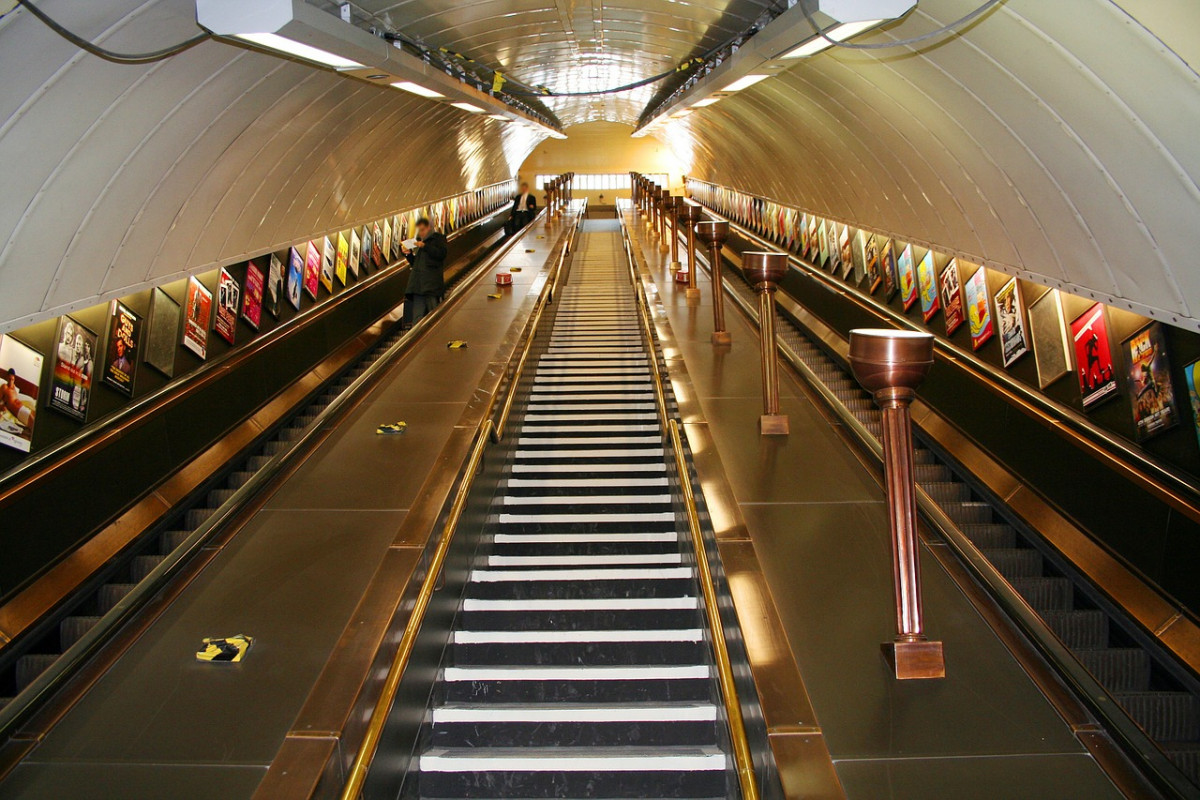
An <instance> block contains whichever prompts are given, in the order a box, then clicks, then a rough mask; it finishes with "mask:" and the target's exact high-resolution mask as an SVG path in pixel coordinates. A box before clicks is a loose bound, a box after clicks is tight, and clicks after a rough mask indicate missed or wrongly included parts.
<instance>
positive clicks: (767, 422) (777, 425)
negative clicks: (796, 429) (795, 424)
mask: <svg viewBox="0 0 1200 800" xmlns="http://www.w3.org/2000/svg"><path fill="white" fill-rule="evenodd" d="M758 429H759V431H760V432H761V433H762V435H763V436H787V435H788V434H789V433H791V432H792V429H791V425H789V424H788V418H787V414H763V415H762V416H761V417H759V418H758Z"/></svg>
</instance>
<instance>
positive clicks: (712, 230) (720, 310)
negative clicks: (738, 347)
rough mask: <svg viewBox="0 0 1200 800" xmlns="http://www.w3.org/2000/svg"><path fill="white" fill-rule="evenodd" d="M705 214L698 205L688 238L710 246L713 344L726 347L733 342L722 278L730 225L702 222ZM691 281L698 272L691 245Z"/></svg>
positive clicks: (717, 222)
mask: <svg viewBox="0 0 1200 800" xmlns="http://www.w3.org/2000/svg"><path fill="white" fill-rule="evenodd" d="M703 214H704V209H703V208H702V207H701V206H699V205H696V206H695V210H694V213H693V214H692V217H693V224H692V225H689V226H688V237H689V239H691V238H692V237H693V236H695V237H698V238H699V239H700V241H702V242H704V243H705V244H706V245H708V266H709V270H710V272H711V273H712V285H713V289H712V295H713V334H712V343H713V344H715V345H726V344H730V343H732V341H733V336H732V335H731V334H730V333H729V331H728V330H726V328H725V282H724V279H723V277H722V269H721V267H722V259H721V248H722V247H724V246H725V242H726V240H727V239H729V223H728V222H726V221H725V220H707V221H700V218H701V217H702V216H703ZM691 270H692V273H693V274H692V276H691V280H692V281H695V280H696V277H695V272H696V248H695V245H694V244H692V245H691Z"/></svg>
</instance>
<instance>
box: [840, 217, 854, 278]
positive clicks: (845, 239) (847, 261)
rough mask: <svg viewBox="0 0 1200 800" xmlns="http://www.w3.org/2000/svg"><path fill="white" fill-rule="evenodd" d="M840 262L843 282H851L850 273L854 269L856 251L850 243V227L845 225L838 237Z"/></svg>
mask: <svg viewBox="0 0 1200 800" xmlns="http://www.w3.org/2000/svg"><path fill="white" fill-rule="evenodd" d="M838 260H839V261H840V262H841V267H842V280H849V278H850V272H851V270H853V269H854V250H853V247H852V245H851V243H850V226H849V225H843V226H842V232H841V234H839V236H838Z"/></svg>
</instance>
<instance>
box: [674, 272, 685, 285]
mask: <svg viewBox="0 0 1200 800" xmlns="http://www.w3.org/2000/svg"><path fill="white" fill-rule="evenodd" d="M675 282H676V283H687V282H688V274H687V272H686V271H684V270H680V271H679V272H676V273H675Z"/></svg>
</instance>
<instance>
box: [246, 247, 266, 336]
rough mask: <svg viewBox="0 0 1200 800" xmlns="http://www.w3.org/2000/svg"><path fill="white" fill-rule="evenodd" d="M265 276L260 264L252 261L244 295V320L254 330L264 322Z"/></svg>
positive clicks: (248, 268)
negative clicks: (259, 266)
mask: <svg viewBox="0 0 1200 800" xmlns="http://www.w3.org/2000/svg"><path fill="white" fill-rule="evenodd" d="M263 281H264V278H263V274H262V270H261V269H259V268H258V264H256V263H254V262H253V261H251V262H250V263H249V264H247V265H246V291H245V292H244V293H243V295H242V319H244V320H246V323H247V324H248V325H249V326H250V327H251V328H254V330H258V325H259V323H260V322H262V309H263Z"/></svg>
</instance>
